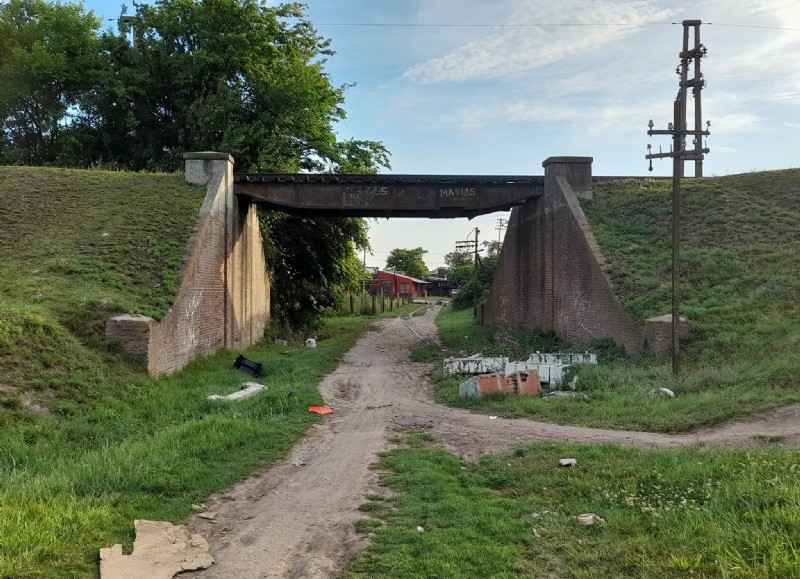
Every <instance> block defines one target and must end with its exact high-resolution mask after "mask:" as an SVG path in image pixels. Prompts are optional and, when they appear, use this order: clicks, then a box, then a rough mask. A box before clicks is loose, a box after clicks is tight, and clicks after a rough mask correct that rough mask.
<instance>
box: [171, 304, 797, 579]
mask: <svg viewBox="0 0 800 579" xmlns="http://www.w3.org/2000/svg"><path fill="white" fill-rule="evenodd" d="M437 309H438V308H437ZM435 314H436V311H434V310H431V311H428V312H427V313H426V314H425V315H424V316H420V317H414V318H412V319H411V320H409V322H408V323H409V325H411V327H413V328H414V330H415V331H416V332H417V333H418V334H420V335H422V336H423V337H426V338H428V339H430V340H435V339H436V328H435V325H434V323H433V320H434V318H435ZM418 342H419V339H418V338H417V337H416V336H415V335H414V334H413V333H412V332H411V331H409V329H408V328H407V327H406V326H405V324H404V323H403V322H402V320H400V319H399V318H395V319H389V320H384V321H381V322H378V323H377V324H375V325H374V326H372V327H371V328H370V329H369V330H368V331H367V332H366V333H365V334H364V335H363V336H362V337H361V338H360V339H359V340H358V342H357V343H356V345H355V346H354V347H353V348H352V349H351V350H350V351H349V352H348V353H347V354H346V355H345V357H344V359H343V360H342V362H341V363H340V364H339V367H338V368H337V369H336V370H335V371H334V372H333V373H332V374H330V375H329V376H327V377H326V378H325V380H324V381H323V382H322V384H321V386H320V391H321V393H322V396H323V397H324V399H325V402H326V404H328V405H330V406H332V407H333V408H334V409H335V410H336V412H335V414H333V415H330V416H328V417H326V420H325V422H324V423H322V424H319V425H317V426H315V427H314V428H313V429H312V430H311V431H310V432H309V435H308V436H307V437H306V438H305V439H304V440H303V441H301V442H300V443H299V444H298V445H297V446H295V448H294V449H293V450H292V452H291V454H290V455H289V456H288V457H287V458H286V459H285V460H284V461H282V462H280V463H279V464H277V465H276V466H274V467H273V468H271V469H270V470H268V471H267V472H264V473H262V474H259V475H257V476H253V477H251V478H250V479H248V480H247V481H245V482H243V483H242V484H240V485H237V486H236V487H234V488H232V489H229V490H228V491H227V492H225V493H224V494H221V495H219V496H217V497H215V498H214V499H213V500H212V501H211V502H210V504H209V509H208V510H209V511H211V512H214V513H216V518H215V519H214V520H213V522H209V521H206V520H203V519H200V518H197V517H195V518H194V519H193V520H192V521H191V526H192V527H193V528H194V529H196V530H199V531H200V532H202V533H203V534H204V535H205V536H206V537H208V539H209V542H210V544H211V551H212V554H213V556H214V558H215V560H216V562H217V563H216V564H215V565H213V566H212V567H211V568H210V569H208V570H206V571H202V572H197V573H187V574H185V575H181V577H183V576H188V577H217V578H228V579H230V578H235V579H249V578H267V577H332V576H334V575H335V574H336V573H337V572H338V571H339V570H340V569H341V567H342V565H343V563H344V562H345V561H346V560H347V558H348V557H349V556H350V555H352V554H353V553H354V552H355V551H357V550H358V549H360V548H362V547H363V546H364V541H363V539H361V538H360V537H359V536H358V535H357V534H356V533H355V531H354V529H353V523H354V522H355V521H356V520H358V519H359V518H362V516H363V515H362V514H361V513H359V511H357V507H358V505H360V504H361V503H362V502H364V495H365V494H367V493H369V492H372V491H378V487H377V486H376V482H377V475H376V474H375V473H374V472H373V471H371V470H369V469H368V466H369V465H370V464H371V463H373V462H375V460H376V456H375V454H376V453H377V452H380V451H382V450H387V449H388V448H390V443H389V442H388V438H389V436H390V434H391V432H392V430H393V429H395V428H397V427H415V428H424V429H426V430H427V431H429V432H430V433H431V434H432V435H433V436H434V438H435V439H436V441H437V443H439V444H440V445H441V446H443V447H444V448H446V449H447V450H449V451H451V452H453V453H454V454H456V455H457V456H460V457H462V458H465V459H474V458H476V457H477V456H479V455H481V454H484V453H488V452H498V451H503V450H508V449H509V448H511V447H512V446H514V445H517V444H520V443H524V442H535V441H543V440H558V441H565V442H610V443H617V444H627V445H635V446H643V447H658V448H666V447H678V446H686V445H690V444H699V443H706V444H716V445H739V444H745V443H748V442H751V441H752V438H751V437H752V436H753V435H755V434H760V435H766V436H770V435H771V436H778V435H780V436H783V437H785V438H784V440H785V441H786V443H789V444H800V405H794V406H790V407H786V408H783V409H780V410H778V411H775V412H772V413H769V414H767V415H762V416H760V417H758V418H756V419H752V420H748V421H742V422H737V423H731V424H727V425H724V426H721V427H716V428H711V429H704V430H700V431H697V432H695V433H693V434H687V435H678V436H673V435H664V434H654V433H644V432H625V431H618V430H604V429H593V428H581V427H575V426H559V425H554V424H547V423H543V422H536V421H532V420H523V419H520V420H511V419H503V418H497V419H495V420H490V419H489V417H488V416H486V415H481V414H472V413H470V412H468V411H465V410H460V409H455V408H448V407H445V406H442V405H439V404H436V403H434V402H432V401H431V400H430V398H429V397H428V393H427V391H428V388H429V386H428V380H427V378H428V375H429V373H430V371H431V368H430V365H429V364H414V363H411V362H409V361H408V350H409V348H411V347H414V346H415V345H417V343H418ZM297 461H303V462H304V463H305V465H304V466H295V464H297Z"/></svg>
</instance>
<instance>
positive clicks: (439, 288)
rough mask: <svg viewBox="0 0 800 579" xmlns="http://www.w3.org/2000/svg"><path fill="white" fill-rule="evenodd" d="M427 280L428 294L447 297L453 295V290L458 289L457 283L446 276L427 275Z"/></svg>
mask: <svg viewBox="0 0 800 579" xmlns="http://www.w3.org/2000/svg"><path fill="white" fill-rule="evenodd" d="M425 279H427V280H428V295H429V296H442V297H447V296H450V295H453V293H452V292H453V290H455V291H456V292H457V291H458V284H457V283H456V282H454V281H452V280H449V279H447V278H446V277H435V276H432V275H429V276H428V277H427V278H425Z"/></svg>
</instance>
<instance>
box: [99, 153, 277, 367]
mask: <svg viewBox="0 0 800 579" xmlns="http://www.w3.org/2000/svg"><path fill="white" fill-rule="evenodd" d="M184 158H185V159H186V180H187V181H189V182H190V183H196V184H204V183H205V184H207V186H208V190H207V192H206V197H205V199H204V201H203V206H202V207H201V209H200V214H199V216H198V219H197V223H196V224H195V228H194V231H193V233H192V236H191V238H190V240H189V244H188V247H187V249H186V253H185V255H184V260H183V264H182V266H181V271H180V279H181V283H180V288H179V290H178V295H177V297H176V299H175V303H174V304H173V305H172V307H171V308H170V309H169V312H168V313H167V315H166V316H165V317H164V319H163V320H162V321H161V322H158V323H152V324H149V335H148V334H147V333H145V334H144V339H146V340H147V343H146V345H143V344H125V343H124V342H123V347H125V349H126V350H129V351H135V350H138V351H139V352H142V351H146V352H147V355H146V361H147V369H148V371H149V372H150V373H151V374H155V375H158V374H169V373H172V372H175V371H177V370H179V369H181V368H183V367H184V366H185V365H186V364H188V363H189V362H190V361H191V360H192V359H193V358H195V357H196V356H198V355H208V354H213V353H214V352H216V351H217V350H219V349H220V348H223V347H227V348H232V349H243V348H246V347H247V346H249V345H250V344H253V343H254V342H256V341H258V340H259V339H260V338H261V337H262V336H263V334H264V327H265V325H266V323H267V321H268V320H269V278H268V276H267V271H266V263H265V260H264V249H263V246H262V243H261V233H260V231H259V227H258V215H257V211H256V208H255V206H251V205H250V204H249V203H246V202H243V201H240V200H239V199H238V198H237V197H236V196H235V195H234V194H233V159H232V158H231V157H230V155H227V154H224V153H212V152H209V153H187V154H186V155H184ZM125 323H126V322H125V320H124V319H123V320H120V319H119V318H115V319H114V320H110V321H109V324H108V326H107V335H109V337H112V338H113V337H114V336H115V335H120V334H121V333H124V328H122V327H121V325H124V324H125Z"/></svg>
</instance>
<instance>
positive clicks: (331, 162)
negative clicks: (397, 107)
mask: <svg viewBox="0 0 800 579" xmlns="http://www.w3.org/2000/svg"><path fill="white" fill-rule="evenodd" d="M304 10H305V7H304V6H303V5H302V4H299V3H288V4H280V5H276V6H267V4H266V2H263V1H258V0H158V2H156V3H155V4H153V5H152V6H151V5H137V6H136V13H135V14H133V15H130V16H129V18H128V20H126V22H127V25H128V26H129V27H130V28H129V30H128V31H127V33H124V34H115V33H114V32H112V31H111V30H106V31H104V32H102V33H99V25H100V23H99V21H98V19H97V18H96V17H94V16H93V15H92V14H91V13H85V12H84V10H83V6H82V5H81V4H69V3H65V4H61V3H49V2H47V1H46V0H10V1H9V2H8V3H7V4H2V5H0V114H2V123H3V124H2V146H0V162H5V163H13V162H24V163H29V164H45V163H46V164H58V165H68V166H78V167H88V166H107V167H114V168H123V169H131V170H141V169H147V170H167V171H172V170H177V169H180V168H181V163H182V155H183V153H184V152H186V151H205V150H218V151H224V152H227V153H230V154H231V155H233V157H234V159H235V161H236V168H237V170H238V171H244V172H256V171H261V172H275V173H279V172H286V173H293V172H298V171H303V170H313V171H330V172H335V171H338V170H340V169H341V167H342V166H344V165H350V166H351V167H352V168H354V169H355V170H356V172H361V171H364V170H368V169H369V168H370V167H371V166H373V165H374V164H375V163H376V162H377V164H378V165H385V164H386V163H385V161H386V156H387V152H386V150H385V148H384V147H383V145H381V144H380V143H377V142H374V141H363V140H347V141H340V140H339V139H338V138H337V135H336V132H335V124H336V122H338V121H340V120H342V119H344V118H345V111H344V108H343V104H344V91H345V88H346V86H338V87H337V86H333V85H332V84H331V82H330V79H329V77H328V75H327V74H326V73H325V69H324V65H325V62H326V59H327V58H329V57H330V56H331V55H332V54H333V51H332V50H331V49H330V41H329V40H327V39H325V38H323V37H322V36H320V35H319V34H318V33H317V31H316V29H315V28H314V26H313V24H312V23H311V21H309V20H308V19H307V18H306V17H305V14H304Z"/></svg>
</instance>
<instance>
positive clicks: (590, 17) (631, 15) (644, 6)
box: [404, 0, 671, 83]
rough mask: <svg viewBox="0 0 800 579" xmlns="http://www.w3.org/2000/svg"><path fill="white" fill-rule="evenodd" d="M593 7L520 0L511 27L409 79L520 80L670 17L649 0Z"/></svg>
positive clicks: (568, 0)
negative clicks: (542, 68)
mask: <svg viewBox="0 0 800 579" xmlns="http://www.w3.org/2000/svg"><path fill="white" fill-rule="evenodd" d="M590 6H591V7H590V8H589V7H588V6H587V3H586V2H585V0H561V1H560V2H548V1H542V0H517V2H516V3H515V4H514V7H513V9H512V10H511V12H510V13H508V14H507V16H506V18H505V20H504V24H506V25H507V26H505V27H502V28H499V29H497V30H496V31H493V32H490V33H488V34H487V35H486V36H485V37H484V38H482V39H480V40H475V41H472V42H468V43H466V44H463V45H461V46H460V47H458V48H457V49H455V50H453V51H451V52H449V53H447V54H445V55H443V56H439V57H436V58H432V59H430V60H428V61H426V62H423V63H420V64H417V65H415V66H412V67H411V68H409V69H408V70H407V71H406V72H405V75H404V77H405V78H408V79H414V80H418V81H420V82H423V83H438V82H447V81H468V80H480V79H503V78H507V77H516V76H518V75H520V74H523V73H525V72H528V71H531V70H533V69H537V68H541V67H543V66H546V65H548V64H552V63H554V62H558V61H560V60H563V59H564V58H567V57H570V56H574V55H578V54H586V53H590V52H591V51H592V50H594V49H597V48H599V47H601V46H603V45H606V44H608V43H611V42H614V41H618V40H620V39H622V38H625V37H627V36H629V35H630V34H631V33H633V32H635V31H636V30H638V27H640V26H641V25H644V24H648V23H652V22H657V21H659V20H663V19H664V18H666V17H668V16H669V15H670V14H671V10H669V9H667V8H659V7H657V6H655V5H654V3H653V2H649V1H646V0H633V1H623V0H600V1H597V2H592V3H591V4H590ZM539 24H541V25H542V26H527V25H539ZM562 24H568V26H561V25H562ZM520 25H525V26H520ZM620 25H622V26H620ZM476 30H482V29H476Z"/></svg>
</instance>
